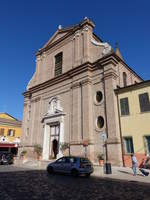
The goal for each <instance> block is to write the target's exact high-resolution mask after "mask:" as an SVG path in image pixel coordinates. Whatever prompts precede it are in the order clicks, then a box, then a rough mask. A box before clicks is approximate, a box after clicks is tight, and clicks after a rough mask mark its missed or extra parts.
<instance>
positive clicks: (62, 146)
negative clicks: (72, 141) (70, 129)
mask: <svg viewBox="0 0 150 200" xmlns="http://www.w3.org/2000/svg"><path fill="white" fill-rule="evenodd" d="M69 148H70V146H69V143H67V142H62V143H60V150H61V151H62V152H63V153H64V152H65V151H66V150H67V149H69Z"/></svg>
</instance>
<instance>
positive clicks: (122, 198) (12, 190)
mask: <svg viewBox="0 0 150 200" xmlns="http://www.w3.org/2000/svg"><path fill="white" fill-rule="evenodd" d="M1 199H2V200H33V199H41V200H53V199H55V200H60V199H61V200H64V199H65V200H73V199H76V200H79V199H80V200H84V199H86V200H89V199H92V200H97V199H103V200H109V199H111V200H131V199H132V200H150V185H149V184H147V183H139V182H134V181H123V180H114V179H110V178H105V177H103V178H101V177H94V176H93V177H90V178H86V177H78V178H74V177H71V176H69V175H60V174H53V175H48V174H47V172H46V171H45V170H31V169H23V168H19V167H18V168H17V167H15V166H0V200H1Z"/></svg>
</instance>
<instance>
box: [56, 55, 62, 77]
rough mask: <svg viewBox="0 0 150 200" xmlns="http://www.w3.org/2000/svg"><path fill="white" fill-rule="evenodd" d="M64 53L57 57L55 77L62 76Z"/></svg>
mask: <svg viewBox="0 0 150 200" xmlns="http://www.w3.org/2000/svg"><path fill="white" fill-rule="evenodd" d="M62 55H63V54H62V52H61V53H59V54H57V55H56V56H55V76H59V75H60V74H62Z"/></svg>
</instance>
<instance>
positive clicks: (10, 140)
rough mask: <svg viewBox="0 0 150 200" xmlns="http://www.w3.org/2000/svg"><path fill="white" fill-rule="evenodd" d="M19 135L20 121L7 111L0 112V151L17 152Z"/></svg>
mask: <svg viewBox="0 0 150 200" xmlns="http://www.w3.org/2000/svg"><path fill="white" fill-rule="evenodd" d="M20 137H21V121H19V120H17V119H16V118H14V117H12V116H11V115H9V114H7V113H0V152H4V151H8V152H12V153H13V154H14V155H16V154H17V152H18V146H19V144H20Z"/></svg>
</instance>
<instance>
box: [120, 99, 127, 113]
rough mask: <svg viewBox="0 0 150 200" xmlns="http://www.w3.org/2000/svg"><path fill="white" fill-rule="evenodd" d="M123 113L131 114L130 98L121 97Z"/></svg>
mask: <svg viewBox="0 0 150 200" xmlns="http://www.w3.org/2000/svg"><path fill="white" fill-rule="evenodd" d="M120 108H121V115H129V103H128V98H127V97H126V98H122V99H120Z"/></svg>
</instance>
